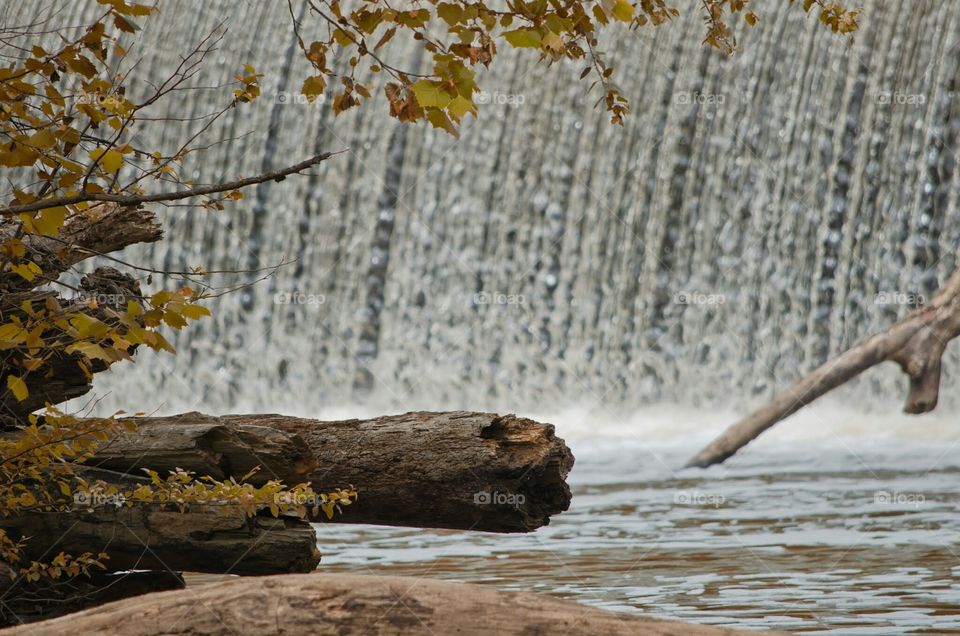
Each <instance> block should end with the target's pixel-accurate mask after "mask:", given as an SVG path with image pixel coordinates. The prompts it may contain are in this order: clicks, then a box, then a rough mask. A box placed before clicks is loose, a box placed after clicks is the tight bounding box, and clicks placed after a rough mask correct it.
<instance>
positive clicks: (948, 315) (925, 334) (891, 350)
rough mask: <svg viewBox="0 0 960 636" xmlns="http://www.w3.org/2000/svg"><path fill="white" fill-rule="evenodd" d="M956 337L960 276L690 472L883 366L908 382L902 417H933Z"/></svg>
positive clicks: (701, 457)
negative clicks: (949, 350)
mask: <svg viewBox="0 0 960 636" xmlns="http://www.w3.org/2000/svg"><path fill="white" fill-rule="evenodd" d="M957 335H960V270H958V271H956V272H954V273H953V275H951V276H950V278H949V279H948V280H947V282H946V283H945V284H944V285H943V286H942V287H941V288H940V289H939V290H938V291H937V293H936V294H935V295H934V296H933V298H932V300H931V302H930V303H929V304H928V305H924V306H923V307H920V308H919V309H916V310H915V311H913V312H911V313H910V314H909V315H908V316H907V317H906V318H904V319H903V320H901V321H900V322H898V323H896V324H895V325H893V326H892V327H890V328H889V329H887V330H886V331H883V332H880V333H878V334H874V335H873V336H870V337H869V338H867V339H866V340H864V341H862V342H860V343H859V344H857V345H855V346H854V347H852V348H851V349H848V350H847V351H845V352H844V353H842V354H840V355H839V356H837V357H836V358H834V359H833V360H829V361H827V362H826V363H825V364H823V365H821V366H820V367H818V368H817V369H815V370H814V371H813V372H811V373H810V374H809V375H807V376H806V377H804V378H803V379H801V380H800V381H798V382H797V383H795V384H794V385H793V386H791V387H790V388H789V389H787V390H786V391H785V392H783V393H781V394H780V395H778V396H777V397H775V398H774V399H773V400H772V401H770V402H769V403H768V404H766V405H765V406H763V407H762V408H760V409H759V410H757V411H755V412H754V413H752V414H751V415H749V416H748V417H746V418H744V419H742V420H740V421H739V422H737V423H736V424H734V425H732V426H731V427H730V428H728V429H727V430H726V431H724V432H723V434H721V435H720V436H719V437H718V438H716V439H715V440H714V441H713V442H711V443H710V445H708V446H707V447H706V448H704V449H703V450H702V451H700V452H699V453H698V454H697V455H696V456H695V457H693V458H692V459H691V460H690V461H689V462H688V463H687V466H697V467H700V468H706V467H707V466H711V465H713V464H719V463H721V462H723V461H724V460H726V459H727V458H728V457H730V456H731V455H733V454H734V453H736V452H737V451H738V450H740V449H741V448H743V447H744V446H746V445H747V444H748V443H750V442H751V441H753V440H754V439H756V438H757V436H759V435H760V434H761V433H763V432H764V431H766V430H767V429H769V428H770V427H771V426H773V425H774V424H776V423H777V422H779V421H780V420H782V419H784V418H786V417H788V416H790V415H792V414H794V413H796V412H797V411H799V410H800V409H801V408H803V407H804V406H806V405H807V404H810V403H811V402H813V401H814V400H816V399H817V398H819V397H820V396H822V395H824V394H825V393H828V392H829V391H832V390H833V389H835V388H837V387H838V386H840V385H841V384H843V383H845V382H847V381H848V380H850V379H852V378H854V377H856V376H858V375H860V374H861V373H862V372H864V371H866V370H867V369H869V368H870V367H873V366H875V365H877V364H880V363H881V362H885V361H891V362H896V363H897V364H899V365H900V368H901V369H902V370H903V372H904V373H905V374H906V375H907V377H908V378H909V379H910V389H909V393H908V394H907V401H906V405H905V406H904V411H905V412H906V413H910V414H919V413H927V412H929V411H932V410H933V409H934V408H936V406H937V401H938V399H939V394H940V372H941V364H942V358H943V352H944V350H945V349H946V346H947V343H949V342H950V341H951V340H952V339H954V338H956V337H957Z"/></svg>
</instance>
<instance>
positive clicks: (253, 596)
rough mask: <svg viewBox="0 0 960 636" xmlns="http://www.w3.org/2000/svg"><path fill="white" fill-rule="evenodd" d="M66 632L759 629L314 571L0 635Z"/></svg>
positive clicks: (124, 635)
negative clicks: (689, 622) (704, 623)
mask: <svg viewBox="0 0 960 636" xmlns="http://www.w3.org/2000/svg"><path fill="white" fill-rule="evenodd" d="M65 633H76V634H109V635H110V636H159V635H160V634H171V633H190V634H205V635H207V636H220V635H222V636H227V635H230V636H241V635H245V634H251V635H253V634H257V635H259V634H318V635H323V634H329V635H331V636H333V635H339V634H367V635H369V636H377V635H381V634H382V635H384V636H386V635H390V636H404V635H407V634H437V635H438V636H439V635H441V634H460V635H461V636H481V635H486V634H502V635H504V636H511V635H513V636H521V635H522V636H529V635H533V634H560V635H562V634H571V635H572V634H577V635H581V636H626V635H628V634H629V635H631V636H722V635H729V636H733V635H735V634H756V633H761V632H743V631H739V630H731V629H723V628H717V627H709V626H706V625H691V624H686V623H679V622H672V621H662V620H652V619H649V618H644V617H641V616H635V615H631V614H622V613H616V612H609V611H606V610H601V609H596V608H592V607H587V606H584V605H578V604H576V603H568V602H563V601H558V600H554V599H551V598H548V597H543V596H538V595H535V594H529V593H525V592H503V591H499V590H496V589H494V588H491V587H485V586H479V585H469V584H463V583H450V582H446V581H435V580H431V579H424V578H413V577H394V576H368V575H356V574H320V573H317V574H300V575H288V576H271V577H265V578H259V579H254V580H250V579H239V580H234V581H229V582H226V583H221V584H217V585H212V586H209V587H204V588H199V589H187V590H183V591H177V592H164V593H160V594H149V595H147V596H141V597H139V598H133V599H129V600H125V601H120V602H117V603H111V604H109V605H104V606H102V607H99V608H97V609H95V610H87V611H85V612H81V613H79V614H74V615H71V616H65V617H62V618H58V619H55V620H50V621H44V622H42V623H37V624H34V625H29V626H23V627H17V628H14V629H11V630H9V631H6V632H4V634H10V635H11V636H14V635H17V634H34V635H36V636H43V635H45V634H50V635H51V636H53V635H59V634H65ZM762 633H767V634H770V633H772V632H762Z"/></svg>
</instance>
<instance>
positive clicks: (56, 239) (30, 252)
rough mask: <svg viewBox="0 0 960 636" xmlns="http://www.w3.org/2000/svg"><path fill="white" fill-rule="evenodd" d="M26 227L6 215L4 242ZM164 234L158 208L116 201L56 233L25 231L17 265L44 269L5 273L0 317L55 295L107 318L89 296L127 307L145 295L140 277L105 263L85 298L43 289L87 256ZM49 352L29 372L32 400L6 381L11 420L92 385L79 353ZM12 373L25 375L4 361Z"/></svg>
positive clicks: (0, 232) (0, 231)
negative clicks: (92, 306)
mask: <svg viewBox="0 0 960 636" xmlns="http://www.w3.org/2000/svg"><path fill="white" fill-rule="evenodd" d="M20 229H21V228H20V219H19V218H15V217H10V218H2V219H0V242H2V241H4V240H6V239H10V238H13V237H15V236H17V234H18V232H19V230H20ZM162 236H163V230H162V229H161V227H160V224H159V223H157V221H156V218H155V217H154V215H153V213H152V212H150V211H149V210H144V209H140V208H134V207H120V206H118V205H116V204H114V203H105V204H98V205H94V206H91V207H90V208H89V209H87V210H84V211H82V212H77V213H73V214H71V215H70V216H69V217H68V218H67V220H66V222H65V223H64V225H63V227H62V228H61V230H60V232H59V233H58V234H57V235H56V236H41V235H37V234H25V235H23V236H22V237H20V239H21V241H22V242H23V246H24V250H25V254H24V255H23V257H22V258H20V259H19V261H18V263H17V264H21V265H22V264H25V263H27V262H28V261H29V262H32V263H35V264H36V265H37V266H39V267H40V269H41V270H42V272H43V274H42V275H40V276H36V277H35V278H33V279H32V280H26V279H25V278H24V277H22V276H20V275H19V274H17V273H16V272H14V271H12V270H7V271H3V272H0V316H3V320H2V321H0V322H9V321H10V319H11V318H13V317H20V318H21V319H22V318H24V317H25V314H24V312H23V309H22V307H23V305H24V303H25V302H29V303H31V304H32V305H33V307H34V308H35V309H36V308H42V307H43V303H44V302H46V301H48V300H50V299H52V300H53V301H54V302H56V303H57V305H59V306H60V307H61V308H63V309H64V310H66V311H81V312H84V313H90V314H91V315H93V316H95V317H96V318H98V319H103V312H102V311H101V310H98V309H89V308H87V307H86V306H85V299H89V298H95V299H97V300H98V303H99V305H101V306H104V305H115V306H125V305H126V300H124V299H125V298H126V297H131V298H134V299H139V297H140V290H139V286H138V285H137V283H136V281H134V280H133V279H132V278H130V277H128V276H125V275H123V274H121V273H120V272H118V271H116V270H114V269H112V268H106V267H105V268H100V269H98V270H96V271H95V272H93V273H91V274H88V275H87V276H85V277H84V278H83V280H82V281H81V283H80V291H81V292H82V294H83V297H82V298H74V299H71V298H63V297H60V296H59V295H58V294H56V293H53V292H51V291H45V290H41V289H37V288H39V287H41V286H43V285H46V284H47V283H49V282H50V281H54V280H56V279H57V278H58V277H59V276H60V274H62V273H63V272H65V271H67V270H68V269H69V268H71V267H72V266H74V265H76V264H77V263H79V262H81V261H83V260H85V259H88V258H91V257H93V256H97V255H99V254H106V253H109V252H113V251H116V250H120V249H123V248H124V247H127V246H128V245H134V244H136V243H150V242H153V241H158V240H160V238H161V237H162ZM43 337H44V338H45V339H48V340H49V339H50V338H55V337H57V336H56V335H55V334H54V333H53V332H47V333H44V334H43ZM48 346H50V345H48ZM44 357H49V359H48V360H47V363H46V364H45V365H44V367H43V368H42V369H41V370H39V371H36V372H34V373H29V374H26V376H25V377H24V380H25V382H26V384H27V388H28V390H29V397H28V398H27V399H26V400H24V401H22V402H21V401H19V400H17V399H16V398H15V397H14V396H13V394H12V392H11V391H10V390H9V389H8V388H7V386H6V384H4V385H3V386H0V414H2V417H3V419H4V420H5V421H6V422H8V423H9V422H14V423H16V422H18V421H22V420H23V418H24V417H25V416H26V415H27V414H28V413H31V412H32V411H35V410H37V409H38V408H42V407H43V406H44V405H45V404H46V403H47V402H49V403H51V404H58V403H60V402H64V401H66V400H70V399H73V398H76V397H80V396H82V395H84V394H85V393H87V392H88V391H89V390H90V389H91V386H92V385H91V383H90V378H89V377H88V376H87V374H85V373H84V372H83V370H82V369H80V367H79V366H78V365H77V361H78V359H79V357H78V356H76V355H69V354H63V353H62V352H60V351H57V352H56V354H55V355H53V356H44ZM105 368H106V365H104V364H103V363H97V364H94V367H93V369H92V371H93V372H94V373H96V372H99V371H102V370H104V369H105ZM9 374H15V375H17V376H23V375H24V374H23V369H20V368H9V369H8V368H7V367H6V366H5V365H2V364H0V376H2V377H6V376H7V375H9ZM0 424H3V423H2V422H0Z"/></svg>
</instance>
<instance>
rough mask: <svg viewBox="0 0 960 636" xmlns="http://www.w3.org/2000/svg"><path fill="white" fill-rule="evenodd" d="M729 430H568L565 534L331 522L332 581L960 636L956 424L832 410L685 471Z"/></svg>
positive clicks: (571, 421) (657, 613)
mask: <svg viewBox="0 0 960 636" xmlns="http://www.w3.org/2000/svg"><path fill="white" fill-rule="evenodd" d="M715 418H716V414H703V413H699V414H698V413H685V412H683V411H675V412H669V411H660V412H650V413H643V414H640V415H636V416H634V417H633V418H632V419H631V420H630V421H623V422H622V423H621V424H620V425H619V426H617V425H612V424H609V423H605V424H604V425H603V426H594V425H592V423H591V421H590V419H589V418H588V416H587V414H586V413H581V414H578V415H574V416H568V417H566V418H564V417H560V418H554V419H553V421H556V422H558V431H559V433H560V434H561V435H562V436H564V437H565V438H566V439H567V441H568V443H569V445H570V446H571V448H572V449H573V451H574V454H575V455H576V457H577V463H576V466H575V468H574V470H573V472H572V474H571V476H570V482H571V484H572V486H573V492H574V497H573V504H572V507H571V509H570V510H569V511H568V512H566V513H564V514H561V515H558V516H556V517H554V519H553V521H552V522H551V524H550V525H549V526H548V527H545V528H542V529H540V530H538V531H537V532H535V533H532V534H529V535H522V536H516V535H514V536H505V535H494V534H484V533H463V532H452V531H421V530H413V529H402V528H380V527H370V526H347V525H322V526H320V527H319V528H318V530H319V534H320V544H321V546H320V547H321V550H322V552H323V554H324V557H323V563H322V564H321V569H322V570H326V571H338V572H357V573H364V572H373V573H379V574H398V575H411V576H429V577H434V578H441V579H449V580H455V581H467V582H473V583H481V584H485V585H494V586H497V587H499V588H503V589H510V590H529V591H536V592H541V593H546V594H551V595H555V596H558V597H561V598H566V599H571V600H575V601H580V602H583V603H588V604H590V605H595V606H598V607H604V608H609V609H614V610H620V611H625V612H635V613H641V614H645V615H649V616H652V617H662V618H674V619H680V620H686V621H692V622H698V623H710V624H717V625H727V626H739V627H743V628H752V629H763V628H779V629H785V630H789V631H796V632H803V633H831V634H908V633H909V634H960V581H958V575H960V542H958V537H960V516H958V515H957V512H958V507H960V498H958V496H957V484H958V480H960V462H958V461H957V455H958V451H960V427H951V424H956V423H960V422H956V417H955V416H954V415H952V414H949V413H947V414H941V415H940V416H939V418H938V419H934V418H919V419H910V418H907V417H899V416H865V415H862V414H854V413H844V412H842V411H837V410H835V409H834V410H831V411H829V412H827V411H824V410H823V409H818V410H814V411H811V412H810V413H807V414H801V416H799V417H798V418H796V419H794V420H790V421H788V422H785V423H782V424H781V425H780V427H779V430H777V429H775V430H774V431H773V432H772V433H770V434H769V436H768V437H767V438H766V439H762V440H760V441H759V442H757V443H756V444H755V446H752V447H751V448H750V449H749V452H748V453H747V454H744V455H743V456H739V457H736V458H734V459H733V460H732V461H731V462H730V463H729V465H728V466H723V467H719V468H713V469H710V470H707V471H701V470H697V469H687V470H682V469H679V468H678V467H679V466H682V465H683V463H684V461H685V460H686V459H688V458H689V456H690V455H691V454H692V453H693V452H694V451H695V450H697V449H698V447H699V445H700V443H701V442H705V441H707V440H708V439H709V437H710V434H712V433H714V432H716V431H717V430H718V429H717V422H716V419H715ZM544 419H546V418H544ZM708 419H709V420H713V422H714V423H713V425H712V427H707V428H708V429H709V433H704V432H703V428H704V426H703V421H705V420H708ZM563 420H567V421H566V422H564V421H563ZM698 420H699V421H698ZM721 420H722V418H721ZM548 421H550V420H548ZM651 422H652V423H651ZM687 428H689V429H690V430H691V431H695V430H697V429H701V430H700V432H691V433H690V434H689V435H687V434H685V431H686V429H687ZM953 428H956V429H957V430H956V431H954V430H953ZM678 433H679V435H678Z"/></svg>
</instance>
